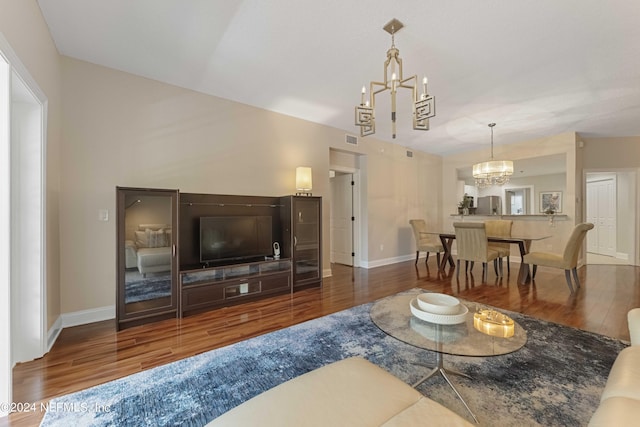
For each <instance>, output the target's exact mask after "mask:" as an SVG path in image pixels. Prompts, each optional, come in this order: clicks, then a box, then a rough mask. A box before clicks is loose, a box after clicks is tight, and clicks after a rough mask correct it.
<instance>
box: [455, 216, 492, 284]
mask: <svg viewBox="0 0 640 427" xmlns="http://www.w3.org/2000/svg"><path fill="white" fill-rule="evenodd" d="M453 228H454V229H455V231H456V247H457V249H458V261H457V271H456V278H458V277H459V275H460V261H461V260H464V262H465V263H464V265H465V273H466V272H467V267H468V266H469V262H471V268H473V263H474V262H476V261H477V262H481V263H482V281H483V282H486V281H487V263H488V262H489V261H493V260H494V259H496V258H498V251H495V250H493V249H490V248H489V242H488V241H487V230H486V226H485V224H484V223H483V222H454V223H453Z"/></svg>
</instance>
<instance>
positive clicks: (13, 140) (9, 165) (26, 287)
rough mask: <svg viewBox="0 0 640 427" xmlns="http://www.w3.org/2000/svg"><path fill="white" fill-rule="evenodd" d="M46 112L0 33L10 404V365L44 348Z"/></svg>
mask: <svg viewBox="0 0 640 427" xmlns="http://www.w3.org/2000/svg"><path fill="white" fill-rule="evenodd" d="M46 117H47V98H46V96H45V95H44V93H43V92H42V91H41V90H40V88H39V87H38V85H37V84H36V82H35V80H33V78H31V76H30V75H29V73H28V71H27V69H26V68H25V67H24V65H22V63H21V62H20V60H19V59H18V57H17V55H16V54H15V52H14V51H13V50H12V49H11V47H10V46H9V43H8V42H7V41H6V40H5V39H4V38H3V37H2V35H1V34H0V147H1V148H0V169H1V170H3V171H5V173H6V175H5V177H6V178H5V179H3V180H1V182H2V184H1V187H0V198H1V200H2V201H1V202H0V205H1V206H2V208H0V227H2V230H3V235H4V236H5V237H8V238H5V239H2V243H1V248H0V259H1V261H0V270H1V271H2V274H3V275H4V276H5V279H6V280H1V281H0V284H1V285H0V286H1V288H0V289H1V291H0V292H1V295H0V300H1V301H2V303H1V304H2V306H1V309H0V312H1V313H2V318H1V319H0V320H1V321H0V323H1V324H2V327H1V328H0V346H2V348H5V349H6V351H3V352H2V356H0V369H1V370H2V371H1V372H0V377H2V382H1V383H0V402H11V394H12V390H11V388H12V375H11V371H12V369H13V366H14V365H15V364H16V363H17V362H22V361H28V360H33V359H36V358H39V357H41V356H42V355H44V353H45V352H46V347H47V345H46V344H47V343H46V335H47V332H46V331H47V310H46V300H47V298H46V260H45V248H46V239H45V236H46V203H45V200H46V198H45V196H46V191H45V176H46V171H45V164H46V156H45V152H46V151H45V147H46ZM3 411H4V410H3V409H0V415H4V413H3Z"/></svg>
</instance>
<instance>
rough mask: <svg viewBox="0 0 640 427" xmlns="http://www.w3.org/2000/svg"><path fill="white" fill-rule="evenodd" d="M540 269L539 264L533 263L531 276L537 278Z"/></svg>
mask: <svg viewBox="0 0 640 427" xmlns="http://www.w3.org/2000/svg"><path fill="white" fill-rule="evenodd" d="M537 270H538V266H537V265H535V264H533V265H532V266H531V278H532V279H535V278H536V271H537Z"/></svg>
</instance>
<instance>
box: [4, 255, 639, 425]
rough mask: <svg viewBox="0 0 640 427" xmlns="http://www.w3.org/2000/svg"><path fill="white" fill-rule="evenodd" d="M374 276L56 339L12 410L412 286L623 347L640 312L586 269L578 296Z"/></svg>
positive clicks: (435, 275)
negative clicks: (632, 316) (630, 315)
mask: <svg viewBox="0 0 640 427" xmlns="http://www.w3.org/2000/svg"><path fill="white" fill-rule="evenodd" d="M433 258H434V257H432V259H430V260H429V266H428V268H427V266H426V265H425V263H424V260H420V262H419V263H418V265H417V266H414V263H413V261H409V262H403V263H398V264H393V265H389V266H384V267H378V268H373V269H368V270H367V269H361V268H356V269H352V268H349V267H345V266H341V265H334V266H333V276H332V277H329V278H326V279H324V283H323V287H322V288H321V289H319V288H316V289H307V290H303V291H299V292H296V293H295V294H293V295H282V296H277V297H273V298H269V299H267V300H263V301H257V302H251V303H246V304H243V305H240V306H235V307H228V308H223V309H220V310H216V311H211V312H207V313H202V314H199V315H194V316H191V317H186V318H184V319H170V320H165V321H161V322H157V323H153V324H149V325H145V326H138V327H134V328H131V329H127V330H124V331H120V332H116V328H115V321H113V320H110V321H105V322H98V323H92V324H89V325H83V326H77V327H73V328H67V329H64V330H63V331H62V333H61V334H60V337H59V338H58V340H57V342H56V343H55V345H54V346H53V348H52V350H51V352H49V353H48V354H47V355H45V356H44V357H42V358H41V359H38V360H35V361H32V362H27V363H21V364H18V365H17V366H16V367H15V369H14V371H13V389H14V402H36V404H37V408H39V407H40V402H46V401H48V400H49V399H51V398H53V397H55V396H59V395H63V394H67V393H71V392H74V391H78V390H81V389H84V388H87V387H91V386H94V385H97V384H101V383H104V382H107V381H111V380H114V379H117V378H121V377H124V376H126V375H130V374H134V373H136V372H140V371H142V370H145V369H149V368H152V367H155V366H159V365H162V364H165V363H170V362H173V361H176V360H179V359H182V358H185V357H189V356H193V355H195V354H198V353H202V352H205V351H208V350H211V349H214V348H218V347H222V346H225V345H229V344H233V343H235V342H238V341H241V340H244V339H247V338H250V337H254V336H257V335H261V334H264V333H267V332H271V331H274V330H277V329H281V328H285V327H287V326H290V325H293V324H296V323H300V322H303V321H306V320H309V319H314V318H316V317H320V316H324V315H326V314H330V313H333V312H336V311H340V310H344V309H346V308H349V307H353V306H355V305H359V304H363V303H366V302H370V301H374V300H376V299H379V298H382V297H385V296H388V295H393V294H395V293H397V292H399V291H402V290H405V289H411V288H414V287H420V288H424V289H427V290H430V291H435V292H443V293H447V294H451V295H456V296H459V297H461V298H464V299H467V300H471V301H477V302H479V303H483V304H489V305H493V306H495V307H499V308H502V309H507V310H512V311H517V312H520V313H524V314H527V315H530V316H534V317H537V318H541V319H545V320H548V321H552V322H556V323H560V324H563V325H567V326H572V327H575V328H579V329H583V330H587V331H592V332H596V333H600V334H604V335H609V336H612V337H616V338H619V339H623V340H628V339H629V332H628V330H627V320H626V315H627V311H628V310H629V309H631V308H633V307H639V306H640V286H639V285H640V268H638V267H633V266H626V265H625V266H622V265H587V266H585V267H583V268H581V269H580V270H579V272H578V276H579V278H580V280H581V283H582V288H580V290H579V291H578V292H576V294H575V295H574V296H571V295H570V293H569V289H568V287H567V285H566V282H565V278H564V272H563V271H562V270H558V269H551V268H545V267H540V268H538V273H537V276H536V280H535V281H534V282H533V283H531V284H528V285H517V283H516V279H517V273H518V268H519V264H517V263H512V265H511V274H510V275H509V276H507V275H506V264H505V277H504V278H501V279H500V278H496V276H495V274H494V272H493V269H491V270H490V271H489V275H488V276H489V279H488V283H485V284H483V283H481V277H482V266H481V265H476V267H475V269H474V272H473V273H472V274H470V275H469V277H467V278H464V274H463V273H461V275H460V280H459V281H458V280H456V276H455V270H454V269H449V270H447V271H446V272H445V273H440V272H438V270H437V269H436V267H435V259H433ZM42 416H43V413H42V412H41V411H39V410H36V411H34V412H26V413H15V414H12V415H10V416H9V417H5V418H3V419H0V426H5V425H12V426H32V425H38V424H39V422H40V420H41V418H42Z"/></svg>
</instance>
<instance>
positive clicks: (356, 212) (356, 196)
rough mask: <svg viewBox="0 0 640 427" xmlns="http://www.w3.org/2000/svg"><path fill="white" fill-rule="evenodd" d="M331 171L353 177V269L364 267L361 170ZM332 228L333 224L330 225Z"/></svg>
mask: <svg viewBox="0 0 640 427" xmlns="http://www.w3.org/2000/svg"><path fill="white" fill-rule="evenodd" d="M329 170H333V171H336V172H340V173H348V174H351V175H352V176H353V183H354V184H353V188H352V189H353V197H352V199H351V200H352V204H353V205H352V211H353V216H354V218H355V219H354V221H352V224H351V227H352V234H351V236H352V238H351V247H352V250H353V253H354V254H355V256H354V257H353V267H360V266H361V265H362V253H361V248H362V242H361V240H360V239H361V233H360V226H361V224H362V218H361V216H360V215H361V200H360V194H361V192H360V179H361V177H360V169H357V168H351V167H348V166H338V165H335V166H330V167H329ZM331 203H335V200H331ZM329 227H330V228H331V224H329ZM329 238H331V233H329Z"/></svg>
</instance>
